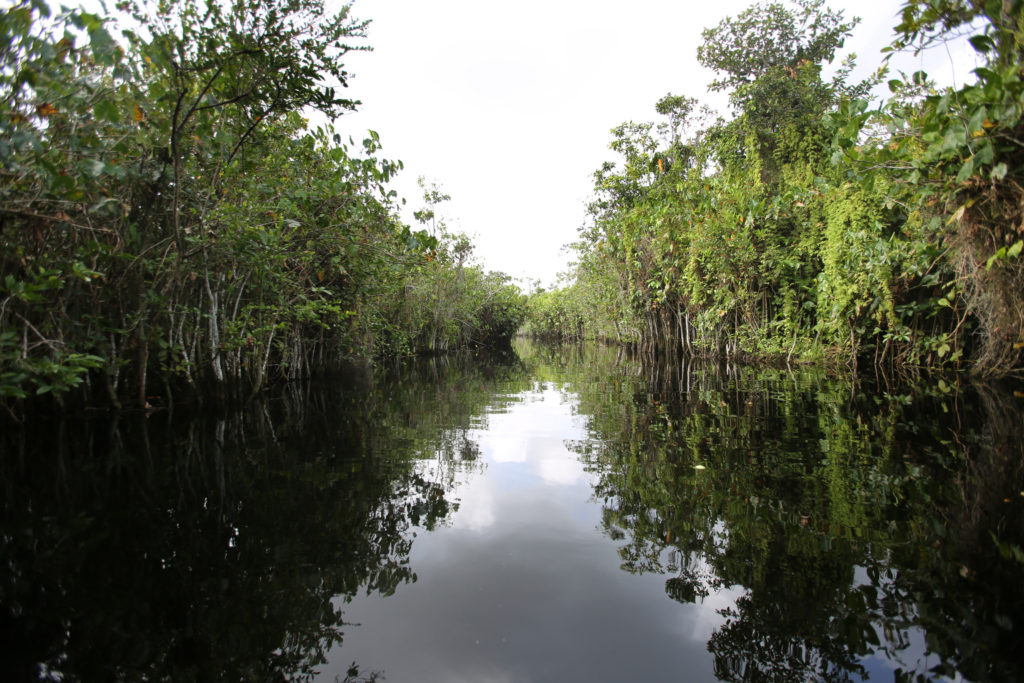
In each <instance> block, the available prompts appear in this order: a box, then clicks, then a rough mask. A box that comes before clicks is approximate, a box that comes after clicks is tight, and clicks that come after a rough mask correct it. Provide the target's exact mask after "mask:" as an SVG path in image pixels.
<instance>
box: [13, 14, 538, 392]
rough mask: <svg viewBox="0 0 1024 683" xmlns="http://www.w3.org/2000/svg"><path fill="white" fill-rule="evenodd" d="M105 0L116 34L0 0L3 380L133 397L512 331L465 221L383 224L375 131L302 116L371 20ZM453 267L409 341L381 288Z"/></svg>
mask: <svg viewBox="0 0 1024 683" xmlns="http://www.w3.org/2000/svg"><path fill="white" fill-rule="evenodd" d="M121 10H122V11H124V12H128V13H129V14H130V16H131V17H132V18H133V21H132V22H131V23H132V25H133V26H134V27H135V28H134V29H133V30H130V31H129V30H124V31H122V32H121V34H119V35H118V36H114V35H112V32H111V28H110V27H111V25H110V23H109V22H108V21H107V20H105V19H102V18H100V17H98V16H95V15H92V14H89V13H87V12H82V11H78V10H62V11H61V12H60V13H58V14H51V12H50V10H49V8H48V6H47V5H45V4H44V3H40V2H36V1H35V0H31V1H29V0H26V1H25V2H21V3H19V4H17V5H15V6H13V7H11V8H9V9H5V10H3V11H2V13H0V36H2V38H3V40H2V41H0V44H2V45H4V46H5V47H4V48H2V49H0V60H2V61H0V67H2V68H0V95H2V97H0V174H2V176H0V177H2V184H0V217H2V220H3V223H2V227H0V324H2V329H3V338H2V341H0V396H3V397H5V398H7V399H20V398H25V397H28V396H30V395H38V394H45V393H53V394H62V393H65V392H67V391H68V390H70V389H72V388H78V389H79V390H80V391H79V392H77V393H76V396H79V397H81V398H82V399H84V400H90V401H109V402H111V403H114V404H115V405H119V404H122V403H125V402H127V403H130V404H134V405H138V406H147V405H149V404H150V402H151V401H154V402H156V401H159V402H167V401H169V400H171V397H172V396H173V395H174V394H175V393H179V392H181V391H182V390H187V391H193V390H194V389H196V388H198V387H200V386H203V387H205V386H208V385H213V386H215V387H218V388H217V393H218V394H224V393H227V392H236V393H249V392H253V391H256V390H258V389H259V388H260V387H262V386H264V385H266V384H267V383H268V382H270V381H274V380H277V379H290V378H296V377H301V376H308V375H310V374H311V373H312V372H314V371H316V370H317V369H320V368H326V367H330V366H331V365H334V364H336V363H337V362H338V361H339V360H340V359H342V358H344V357H348V356H365V357H377V356H381V355H388V354H393V353H408V352H414V351H424V350H439V349H444V348H454V347H456V346H460V345H465V344H468V343H471V342H474V343H480V344H491V343H500V342H501V340H507V338H508V337H509V336H510V335H511V334H512V332H513V331H514V329H515V327H517V326H518V321H519V316H520V311H521V305H520V304H519V302H518V296H519V295H518V290H516V289H515V287H514V286H513V285H511V284H509V283H508V282H507V281H504V280H502V279H501V277H500V276H498V275H490V274H484V273H482V272H479V269H477V270H473V269H472V268H468V267H466V265H465V264H464V260H465V256H466V255H467V254H468V252H469V249H470V245H469V243H468V241H467V240H464V239H463V240H462V241H461V242H458V244H455V243H453V244H451V245H448V246H447V247H445V248H448V249H450V250H451V251H452V253H453V254H461V256H457V255H456V256H452V257H451V258H448V257H444V258H439V257H438V254H439V252H440V251H441V250H442V247H441V246H440V244H439V240H438V237H437V236H434V235H430V234H428V233H427V232H426V231H418V232H413V231H412V230H411V229H410V228H409V227H407V226H404V225H402V224H401V223H400V221H399V220H398V218H397V208H396V206H395V201H394V200H395V196H394V193H393V192H391V191H389V190H388V188H387V184H388V182H389V181H390V180H391V178H392V177H393V176H394V175H395V173H397V172H398V171H399V170H401V168H402V164H401V162H397V161H393V160H389V159H386V158H382V157H381V156H380V149H381V145H380V138H379V136H378V134H377V133H376V132H374V131H370V132H369V133H368V134H367V137H366V138H365V139H364V140H362V141H361V143H359V144H357V143H356V142H355V141H353V140H351V139H349V140H348V142H347V143H345V142H344V141H343V140H342V139H341V138H340V137H339V136H337V135H336V134H332V133H331V132H329V131H327V130H323V129H320V130H315V131H311V130H309V129H308V128H307V125H306V120H305V119H304V118H303V116H302V114H303V112H304V111H305V110H306V109H317V110H319V111H321V112H323V113H324V114H327V115H329V116H336V115H338V114H341V113H343V112H345V111H347V110H350V109H352V108H353V107H354V106H355V105H356V104H357V103H356V102H354V101H352V100H349V99H345V98H344V97H341V96H340V95H339V93H340V89H341V88H342V87H343V86H344V85H345V81H346V79H347V77H348V74H347V72H346V71H345V70H344V65H343V57H344V55H345V54H346V53H347V52H348V51H350V50H353V49H366V48H364V47H361V46H356V47H353V46H352V41H358V40H359V39H361V38H362V37H363V35H364V29H365V27H366V22H363V21H357V20H354V19H352V18H351V17H350V16H349V11H350V10H349V7H348V6H347V5H346V6H342V7H340V8H339V9H336V10H330V9H328V8H327V7H326V6H325V5H324V3H323V2H322V1H321V0H290V1H289V2H286V3H269V2H266V0H237V1H235V2H233V3H229V4H228V5H222V4H217V3H212V4H206V3H203V2H197V1H195V0H173V1H171V2H164V3H160V4H159V5H158V6H157V5H153V6H151V5H150V4H147V3H145V2H139V3H127V4H124V5H122V6H121ZM122 18H123V17H122ZM471 270H472V273H469V271H471ZM463 271H466V273H469V274H466V273H464V272H463ZM421 280H422V281H421ZM452 280H454V281H457V282H458V283H459V286H460V287H461V289H459V290H458V291H459V293H457V294H456V293H453V292H452V291H449V290H447V289H444V288H440V289H438V290H437V294H438V296H440V297H441V298H442V299H443V301H442V305H440V306H439V307H435V308H433V309H431V310H433V311H437V313H436V320H435V326H436V327H438V328H444V329H445V330H446V332H445V336H444V341H443V343H442V342H438V343H435V342H434V341H432V340H427V341H424V340H423V339H421V338H419V337H418V330H409V329H407V325H406V321H405V314H406V311H405V310H404V309H403V308H402V307H401V305H398V303H396V302H399V303H400V302H402V300H403V297H404V295H405V292H407V291H410V290H416V289H419V290H425V289H429V288H430V286H431V285H430V284H428V282H429V283H436V282H438V281H452ZM457 289H458V288H457ZM450 296H451V297H456V298H458V300H459V303H458V305H455V306H449V305H448V303H449V302H448V301H447V299H445V297H450ZM421 304H422V306H424V307H426V306H433V303H431V302H429V301H426V300H424V301H423V302H421ZM455 328H457V329H458V332H457V333H451V334H449V333H448V331H450V330H452V329H455ZM8 403H9V402H8Z"/></svg>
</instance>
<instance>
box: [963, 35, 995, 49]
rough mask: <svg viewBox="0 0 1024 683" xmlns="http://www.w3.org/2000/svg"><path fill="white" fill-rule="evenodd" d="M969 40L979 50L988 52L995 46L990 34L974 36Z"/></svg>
mask: <svg viewBox="0 0 1024 683" xmlns="http://www.w3.org/2000/svg"><path fill="white" fill-rule="evenodd" d="M967 42H969V43H970V44H971V46H972V47H973V48H974V49H975V50H977V51H978V52H988V51H989V50H991V49H992V47H993V43H992V39H991V38H989V37H988V36H972V37H970V38H968V39H967Z"/></svg>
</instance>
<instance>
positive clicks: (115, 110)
mask: <svg viewBox="0 0 1024 683" xmlns="http://www.w3.org/2000/svg"><path fill="white" fill-rule="evenodd" d="M94 111H95V112H96V118H98V119H101V120H103V121H108V122H110V123H120V122H121V110H120V108H119V107H118V106H117V104H116V103H115V102H114V101H113V100H100V101H99V102H97V103H96V107H95V109H94Z"/></svg>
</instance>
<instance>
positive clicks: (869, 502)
mask: <svg viewBox="0 0 1024 683" xmlns="http://www.w3.org/2000/svg"><path fill="white" fill-rule="evenodd" d="M543 354H547V356H545V355H543ZM532 360H533V362H538V363H543V364H545V365H547V367H548V368H549V369H548V372H550V373H554V374H559V375H560V376H561V378H562V381H566V382H569V383H570V385H571V388H572V390H573V391H574V392H575V393H577V394H578V395H579V396H580V402H579V410H580V412H581V413H585V414H587V415H589V416H590V425H591V432H592V434H593V438H592V439H591V440H590V441H587V442H584V443H579V444H577V445H576V449H577V451H578V452H579V453H580V454H581V457H583V458H584V460H585V461H586V462H587V463H588V466H589V467H590V468H591V469H592V470H593V471H595V472H596V473H597V474H598V475H599V480H598V483H597V484H596V486H595V491H594V494H595V498H596V499H597V500H599V501H601V502H602V504H603V506H604V513H603V526H604V529H605V532H606V533H607V534H608V535H609V536H610V537H612V538H615V539H618V540H620V542H621V543H620V555H621V558H622V567H623V569H624V570H627V571H630V572H661V573H665V574H666V575H667V576H668V577H669V578H667V580H666V584H665V590H666V593H667V594H668V596H669V597H671V598H672V599H675V600H678V601H680V602H683V603H691V602H695V601H699V600H702V599H703V598H705V597H707V596H708V595H710V594H711V593H713V592H715V591H717V590H720V589H722V588H724V587H728V586H736V587H742V589H743V591H742V595H741V596H740V597H739V598H738V599H737V600H736V601H735V604H734V605H732V606H730V607H729V608H727V609H725V610H723V611H722V614H723V616H724V617H725V622H724V624H722V625H721V626H720V627H719V628H717V629H716V630H715V632H714V634H713V635H712V637H711V639H710V641H709V642H708V648H709V650H710V651H711V652H712V653H713V654H714V656H715V671H716V674H717V675H718V677H719V678H721V679H722V680H733V681H754V680H766V681H767V680H777V681H791V680H822V681H845V680H859V679H861V678H864V677H866V676H868V675H869V674H870V671H869V669H868V668H867V667H868V666H869V659H870V657H871V656H872V655H878V656H881V657H883V658H884V659H887V660H889V662H890V664H889V666H895V667H897V668H898V670H897V673H896V677H897V679H898V680H917V679H922V680H927V679H930V678H932V677H935V676H940V675H947V676H951V677H953V676H955V675H956V674H957V673H960V674H961V675H963V676H965V677H966V678H968V679H970V680H977V681H985V680H991V681H1003V680H1024V669H1022V666H1021V664H1020V658H1019V652H1020V651H1021V648H1022V646H1024V642H1022V635H1021V634H1022V633H1024V628H1021V626H1022V625H1021V624H1020V620H1021V619H1022V618H1024V617H1022V616H1021V615H1024V589H1022V586H1021V582H1020V576H1021V570H1022V569H1024V565H1022V564H1021V561H1020V560H1021V559H1024V556H1022V557H1019V558H1016V559H1015V557H1014V553H1015V552H1016V553H1020V548H1022V547H1024V497H1022V491H1024V445H1022V444H1024V433H1022V428H1024V419H1022V417H1024V411H1022V409H1021V404H1020V401H1019V400H1016V401H1015V399H1014V398H1013V397H1012V395H1011V394H1008V393H1007V392H1003V391H999V390H997V389H993V388H991V387H988V388H985V387H965V388H962V389H956V388H952V387H947V386H946V384H945V383H942V384H939V383H938V382H936V384H935V385H934V386H932V387H930V390H929V391H926V390H924V389H922V388H920V387H919V388H917V389H913V390H912V389H907V390H905V391H904V393H902V394H896V393H893V392H894V390H893V389H892V387H888V388H887V391H888V393H883V391H882V390H880V389H875V388H873V387H872V386H871V385H869V384H867V383H861V384H859V385H856V386H854V385H852V384H851V383H850V382H844V381H835V380H826V379H824V378H822V377H819V376H815V375H813V374H810V373H807V372H796V373H793V372H786V371H773V370H754V369H723V368H718V367H714V366H706V365H693V366H689V367H688V366H686V365H678V364H677V365H664V364H654V365H650V364H647V365H644V366H643V367H641V365H639V364H630V363H626V364H625V365H623V363H622V359H621V358H617V357H616V355H615V354H613V353H611V352H601V351H599V350H590V351H586V350H582V349H575V350H572V351H570V353H569V354H568V357H566V356H559V355H558V354H557V352H554V351H550V350H549V351H546V352H543V353H537V354H534V355H533V356H532ZM610 378H611V379H610ZM1004 555H1009V557H1004ZM922 635H923V640H924V642H923V644H922V643H921V642H919V641H920V640H921V638H922ZM915 639H916V640H915Z"/></svg>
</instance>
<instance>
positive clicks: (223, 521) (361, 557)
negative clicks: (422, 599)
mask: <svg viewBox="0 0 1024 683" xmlns="http://www.w3.org/2000/svg"><path fill="white" fill-rule="evenodd" d="M517 372H519V370H518V368H517V366H516V365H515V364H514V363H511V362H510V361H509V360H504V361H502V360H501V359H498V362H492V363H490V364H488V365H486V366H481V365H479V364H474V363H473V362H472V359H469V358H461V359H460V358H452V359H448V360H446V361H434V362H424V363H421V364H417V365H410V366H408V367H407V368H406V372H405V373H404V374H403V381H401V382H395V381H393V380H391V379H388V378H386V377H384V378H380V379H378V380H377V381H376V382H374V383H371V384H370V385H369V386H365V387H363V388H350V387H358V386H360V385H362V384H365V382H361V381H356V382H353V380H354V379H355V380H359V379H360V378H358V377H340V378H335V379H334V380H333V381H332V382H330V383H325V384H324V385H323V386H319V387H310V386H304V385H299V384H291V385H288V387H287V388H286V390H285V391H284V393H283V394H282V395H281V397H280V398H278V399H275V400H269V399H268V400H265V401H256V402H253V403H251V404H250V405H249V406H247V409H246V410H245V411H244V412H239V413H234V414H231V415H228V416H223V417H218V416H212V415H205V416H204V415H200V416H196V417H195V418H194V419H189V418H188V417H183V416H179V415H176V416H174V417H173V419H172V417H171V416H169V415H166V414H164V415H161V414H156V415H153V416H151V417H149V418H148V419H142V418H141V417H140V418H138V419H122V420H119V421H115V422H104V421H97V422H95V423H73V422H67V423H61V424H60V425H59V427H58V428H56V429H54V428H53V426H52V425H49V424H46V425H38V426H37V427H36V428H33V427H32V426H31V425H30V426H29V427H27V428H26V429H25V430H22V431H15V430H7V431H5V432H4V434H3V438H2V442H0V450H2V452H3V454H4V458H3V459H2V460H0V468H2V481H3V485H2V488H0V539H2V542H0V561H2V562H3V565H4V566H5V567H6V568H7V571H5V574H4V578H3V580H2V582H0V629H2V631H3V634H4V638H3V639H2V640H3V645H2V648H3V654H2V656H0V678H3V679H4V680H26V679H31V678H34V677H37V676H38V677H39V678H44V679H46V678H51V677H56V676H58V675H59V676H62V677H63V680H95V679H106V678H110V677H115V678H121V679H124V680H141V679H150V680H208V679H229V680H277V679H278V678H280V677H290V678H296V679H304V678H309V677H311V676H312V674H313V673H314V672H315V670H316V668H317V666H318V665H319V664H321V663H322V662H323V661H324V656H325V653H326V652H327V650H328V649H329V648H331V647H332V646H334V645H337V644H338V643H340V642H341V640H342V636H343V631H344V629H345V627H346V624H345V622H344V618H343V610H344V602H345V600H346V598H347V597H349V596H352V595H354V594H355V593H356V592H357V591H360V590H365V591H369V592H379V593H381V594H383V595H389V594H391V593H393V592H395V591H396V590H398V589H399V588H400V587H401V586H402V585H403V584H404V583H408V582H410V581H415V580H416V574H415V572H414V571H413V568H412V567H411V566H410V565H409V561H408V555H409V550H410V547H411V544H412V535H413V534H412V531H413V528H414V527H416V526H419V527H422V528H426V529H430V528H433V527H435V526H437V525H440V524H443V523H444V521H445V519H446V518H447V517H448V515H449V514H450V512H451V510H452V503H450V502H449V500H448V498H447V491H448V490H449V487H450V481H448V480H446V479H444V478H443V477H442V478H437V477H434V476H431V472H428V468H427V467H424V464H433V465H435V466H436V467H435V468H434V469H435V471H436V470H439V469H440V470H441V471H443V472H444V473H447V474H451V473H453V472H454V471H455V470H456V469H457V468H459V467H466V466H471V463H467V464H462V463H464V462H465V461H469V460H472V459H473V458H474V457H475V450H474V448H475V445H474V444H473V443H472V442H471V441H470V440H469V439H468V438H467V435H466V427H467V426H468V425H469V424H470V421H471V418H472V417H473V416H474V415H479V414H480V413H481V412H482V411H483V409H484V407H485V406H488V405H492V404H493V402H494V401H495V399H494V387H495V384H496V383H497V382H499V381H503V380H505V379H509V378H514V377H516V373H517ZM366 379H368V378H366ZM499 400H500V399H499ZM40 667H45V668H40ZM355 671H356V673H354V674H352V676H351V678H352V679H353V680H355V679H357V678H358V676H359V674H358V671H357V670H355ZM368 679H369V680H372V679H373V676H372V675H370V676H369V678H368Z"/></svg>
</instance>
